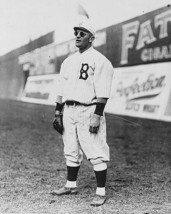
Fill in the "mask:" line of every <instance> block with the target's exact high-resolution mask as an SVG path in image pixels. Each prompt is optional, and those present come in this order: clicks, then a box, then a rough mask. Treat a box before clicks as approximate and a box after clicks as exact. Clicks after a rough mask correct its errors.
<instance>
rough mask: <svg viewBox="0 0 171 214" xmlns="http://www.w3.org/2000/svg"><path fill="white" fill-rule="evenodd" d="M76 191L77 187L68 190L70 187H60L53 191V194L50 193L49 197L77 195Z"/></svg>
mask: <svg viewBox="0 0 171 214" xmlns="http://www.w3.org/2000/svg"><path fill="white" fill-rule="evenodd" d="M77 193H78V190H77V187H74V188H70V187H62V188H60V189H58V190H54V191H53V192H51V195H69V194H70V195H72V194H73V195H74V194H77Z"/></svg>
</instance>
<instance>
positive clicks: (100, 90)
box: [94, 60, 114, 98]
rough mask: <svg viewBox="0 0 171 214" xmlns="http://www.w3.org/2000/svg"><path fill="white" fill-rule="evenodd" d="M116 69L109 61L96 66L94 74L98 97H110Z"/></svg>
mask: <svg viewBox="0 0 171 214" xmlns="http://www.w3.org/2000/svg"><path fill="white" fill-rule="evenodd" d="M113 74H114V68H113V66H112V64H111V62H110V61H109V60H106V61H105V62H103V63H100V64H98V65H97V66H96V69H95V74H94V87H95V93H96V97H104V98H109V97H110V91H111V86H112V79H113Z"/></svg>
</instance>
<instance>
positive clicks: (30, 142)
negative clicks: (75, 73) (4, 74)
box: [0, 100, 171, 214]
mask: <svg viewBox="0 0 171 214" xmlns="http://www.w3.org/2000/svg"><path fill="white" fill-rule="evenodd" d="M53 116H54V107H53V106H45V105H36V104H28V103H22V102H20V101H12V100H0V214H13V213H15V214H91V213H93V214H96V213H97V214H171V123H168V122H161V121H155V120H145V119H138V118H131V117H124V120H122V119H120V118H118V117H115V116H114V115H109V114H107V115H106V120H107V139H108V144H109V146H110V152H111V162H110V163H109V167H108V179H107V187H106V191H107V195H108V196H109V197H108V200H107V202H106V204H104V205H103V206H101V207H97V208H94V207H91V206H90V205H89V202H90V200H91V198H92V196H93V194H94V192H95V188H96V183H95V176H94V173H93V169H92V166H91V164H90V163H89V162H88V161H87V160H86V159H84V161H83V163H82V166H81V169H80V171H79V178H78V185H79V194H77V195H76V196H62V197H57V196H52V195H50V194H49V193H50V192H51V190H53V189H55V188H58V187H61V186H62V185H63V184H64V183H65V176H66V167H65V159H64V157H63V143H62V139H61V137H60V135H58V134H57V133H56V132H55V131H54V129H53V127H52V120H53ZM128 121H131V122H128ZM132 122H133V123H132Z"/></svg>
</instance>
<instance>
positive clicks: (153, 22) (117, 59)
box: [106, 6, 171, 67]
mask: <svg viewBox="0 0 171 214" xmlns="http://www.w3.org/2000/svg"><path fill="white" fill-rule="evenodd" d="M106 33H107V41H106V48H107V53H106V56H107V58H108V59H110V61H111V62H112V64H113V66H114V67H122V66H132V65H139V64H147V63H156V62H168V61H171V7H169V6H166V7H163V8H159V9H157V10H154V11H151V12H149V13H146V14H144V15H142V16H137V17H135V18H133V19H130V20H127V21H125V22H122V23H119V24H116V25H113V26H110V27H108V28H106Z"/></svg>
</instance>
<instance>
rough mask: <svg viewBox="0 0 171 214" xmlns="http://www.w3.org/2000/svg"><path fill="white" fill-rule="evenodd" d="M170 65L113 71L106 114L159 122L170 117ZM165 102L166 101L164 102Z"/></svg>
mask: <svg viewBox="0 0 171 214" xmlns="http://www.w3.org/2000/svg"><path fill="white" fill-rule="evenodd" d="M170 68H171V63H160V64H150V65H139V66H132V67H127V68H126V67H124V68H118V69H116V73H115V76H114V79H113V83H112V90H111V97H110V99H109V101H108V104H107V106H106V112H110V113H114V114H121V115H128V116H135V117H144V118H151V119H161V117H163V115H164V114H165V115H166V112H167V116H168V117H169V116H170V120H171V114H170V113H168V111H166V105H167V103H168V106H170V100H169V95H170V91H171V85H170V83H171V73H170ZM168 100H169V101H168Z"/></svg>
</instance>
